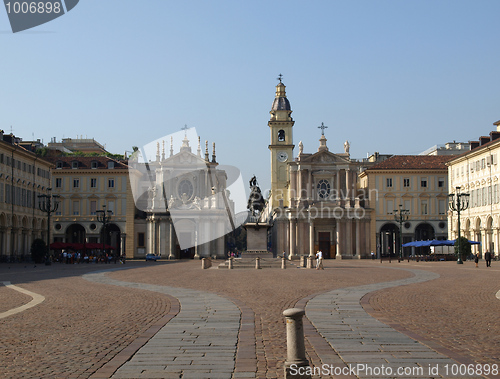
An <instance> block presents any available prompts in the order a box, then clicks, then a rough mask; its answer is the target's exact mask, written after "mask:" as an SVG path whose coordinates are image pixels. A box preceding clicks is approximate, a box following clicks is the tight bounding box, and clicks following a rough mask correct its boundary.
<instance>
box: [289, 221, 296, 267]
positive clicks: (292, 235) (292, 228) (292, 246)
mask: <svg viewBox="0 0 500 379" xmlns="http://www.w3.org/2000/svg"><path fill="white" fill-rule="evenodd" d="M295 224H296V221H295V220H294V219H290V259H293V258H294V257H295Z"/></svg>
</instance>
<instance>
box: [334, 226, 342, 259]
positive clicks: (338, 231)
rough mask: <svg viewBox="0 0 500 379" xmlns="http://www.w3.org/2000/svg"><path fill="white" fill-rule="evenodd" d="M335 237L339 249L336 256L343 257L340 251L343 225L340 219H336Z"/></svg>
mask: <svg viewBox="0 0 500 379" xmlns="http://www.w3.org/2000/svg"><path fill="white" fill-rule="evenodd" d="M335 224H336V225H335V238H336V243H337V246H336V249H337V254H336V258H337V259H342V253H341V252H340V226H341V225H342V224H341V222H340V220H339V219H336V220H335Z"/></svg>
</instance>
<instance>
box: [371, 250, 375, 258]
mask: <svg viewBox="0 0 500 379" xmlns="http://www.w3.org/2000/svg"><path fill="white" fill-rule="evenodd" d="M371 254H372V259H375V253H374V252H373V251H372V252H371Z"/></svg>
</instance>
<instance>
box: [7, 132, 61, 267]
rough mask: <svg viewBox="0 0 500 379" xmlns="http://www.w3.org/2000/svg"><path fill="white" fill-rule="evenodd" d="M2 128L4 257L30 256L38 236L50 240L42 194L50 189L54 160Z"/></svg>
mask: <svg viewBox="0 0 500 379" xmlns="http://www.w3.org/2000/svg"><path fill="white" fill-rule="evenodd" d="M19 142H20V139H19V138H17V137H15V136H14V135H12V134H10V135H5V134H4V133H3V131H0V260H1V261H5V260H12V259H14V260H20V259H29V257H30V249H31V244H32V242H33V240H34V239H36V238H43V239H44V240H47V214H46V213H44V212H42V211H40V209H39V206H38V204H39V198H38V196H39V195H45V194H47V189H48V188H50V169H51V166H52V165H51V163H49V162H47V161H46V160H44V159H41V158H40V157H38V156H37V155H36V154H35V153H34V152H33V151H30V150H28V149H25V148H23V147H22V146H20V145H19Z"/></svg>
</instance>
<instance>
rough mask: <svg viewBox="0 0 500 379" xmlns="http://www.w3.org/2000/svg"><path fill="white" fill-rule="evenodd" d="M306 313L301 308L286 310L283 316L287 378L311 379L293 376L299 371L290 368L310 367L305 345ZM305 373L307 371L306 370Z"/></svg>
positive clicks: (307, 376)
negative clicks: (304, 317) (304, 321)
mask: <svg viewBox="0 0 500 379" xmlns="http://www.w3.org/2000/svg"><path fill="white" fill-rule="evenodd" d="M304 314H305V311H304V310H303V309H299V308H290V309H286V310H285V311H284V312H283V316H285V319H286V353H287V354H286V360H285V366H284V371H285V378H286V379H288V378H300V379H310V378H311V376H310V375H298V374H295V375H292V373H293V372H295V371H297V370H291V369H290V367H291V366H293V367H294V368H299V367H308V366H309V361H308V360H307V358H306V349H305V344H304V325H303V321H302V317H303V316H304ZM304 371H305V370H304Z"/></svg>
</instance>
